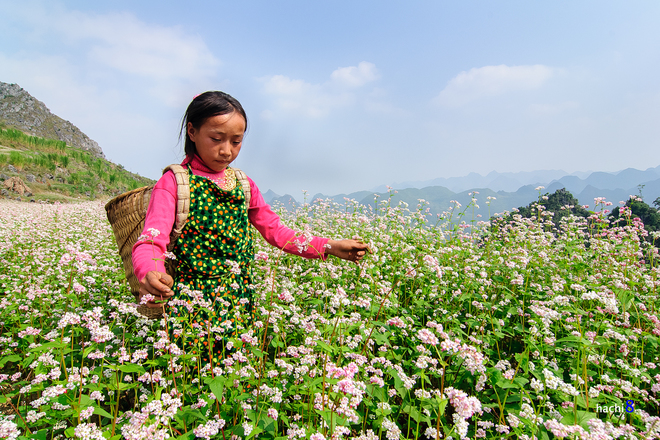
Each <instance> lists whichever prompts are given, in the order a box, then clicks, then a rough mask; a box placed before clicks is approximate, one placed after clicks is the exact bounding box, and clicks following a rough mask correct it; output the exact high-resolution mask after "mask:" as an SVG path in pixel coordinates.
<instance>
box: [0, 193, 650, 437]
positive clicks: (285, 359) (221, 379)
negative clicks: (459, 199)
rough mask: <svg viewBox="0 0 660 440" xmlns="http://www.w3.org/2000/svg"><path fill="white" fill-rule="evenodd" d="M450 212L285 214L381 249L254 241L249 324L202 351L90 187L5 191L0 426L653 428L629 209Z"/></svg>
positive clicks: (351, 433) (523, 432) (396, 433)
mask: <svg viewBox="0 0 660 440" xmlns="http://www.w3.org/2000/svg"><path fill="white" fill-rule="evenodd" d="M601 206H602V205H601ZM623 211H625V209H624V210H623ZM464 212H469V209H468V210H467V211H464ZM459 214H460V213H459V208H458V207H455V209H454V210H453V211H452V212H448V213H446V215H444V216H441V217H440V218H439V219H438V218H436V217H432V216H430V215H429V214H427V213H426V207H425V204H424V202H423V201H421V202H420V206H418V207H416V208H414V209H408V208H407V207H406V206H405V205H400V206H396V207H393V206H390V204H389V203H388V201H384V202H381V203H380V204H378V205H377V208H372V209H367V208H364V207H361V206H358V205H357V204H353V203H351V202H348V203H347V205H346V206H338V205H332V204H330V203H324V202H317V203H315V204H312V205H305V206H303V207H301V208H299V209H298V210H297V211H296V212H294V213H289V214H287V213H283V216H284V217H285V219H284V221H285V223H287V224H289V225H290V226H292V227H293V228H294V229H296V230H300V231H306V230H310V229H311V230H312V231H314V233H315V234H317V235H322V236H332V237H335V238H339V237H348V238H350V237H354V236H356V237H359V238H361V239H362V240H364V241H365V242H367V243H369V244H370V246H371V249H372V251H373V253H372V254H371V255H369V256H368V257H366V258H365V260H364V261H363V263H362V264H361V265H360V266H357V265H355V264H352V263H348V262H345V261H340V260H338V259H329V260H328V261H326V262H322V261H320V260H303V259H302V258H299V257H296V256H292V255H288V254H283V253H281V252H279V251H278V250H277V249H274V248H271V247H269V246H267V245H265V244H264V243H263V242H261V241H260V240H258V241H257V249H256V251H257V252H256V258H255V263H254V275H255V285H256V292H257V293H256V295H255V298H254V309H255V311H256V313H255V318H254V323H253V325H252V328H245V329H242V330H241V331H240V332H239V335H238V336H237V337H235V338H229V340H228V344H227V350H226V354H225V357H224V359H223V360H222V362H221V363H219V364H216V365H208V364H206V365H203V364H202V363H201V361H200V360H199V359H198V358H197V357H195V356H194V355H193V354H191V353H186V352H183V351H181V349H180V348H179V347H178V346H177V345H176V344H173V343H170V341H169V336H168V335H169V334H170V331H171V329H175V331H178V332H184V333H185V332H188V333H191V334H194V336H195V337H196V338H199V339H202V340H204V339H206V340H208V339H213V338H215V339H219V340H222V339H223V330H224V328H222V327H214V328H190V326H188V325H186V323H185V322H179V321H177V320H176V319H175V318H168V317H167V316H165V317H164V318H162V319H160V320H149V319H147V318H145V317H143V316H142V315H141V314H140V313H138V312H137V311H136V305H135V304H134V300H133V297H132V295H131V294H130V293H129V290H128V287H127V285H126V284H125V282H124V274H123V269H122V267H121V262H120V259H119V257H118V256H117V254H116V245H115V243H114V239H113V237H112V232H111V229H110V226H109V225H108V223H107V220H106V218H105V211H104V209H103V205H102V204H99V203H98V202H90V203H83V204H70V205H39V204H27V203H16V202H7V201H3V202H1V204H0V333H1V334H0V390H1V391H2V395H1V397H0V408H1V409H2V413H1V414H0V438H8V439H28V438H37V439H56V438H62V439H63V438H80V439H120V438H125V439H129V440H132V439H165V438H178V439H191V440H192V439H196V438H202V439H223V440H230V439H249V438H264V439H291V440H297V439H311V440H323V439H347V440H348V439H365V440H366V439H369V440H371V439H389V440H394V439H404V438H405V439H417V438H419V439H440V438H442V439H449V438H451V439H464V438H471V439H472V438H477V439H480V438H512V439H514V438H515V439H551V438H571V439H573V438H578V439H624V438H625V439H628V438H635V439H652V438H660V419H659V418H658V400H657V393H658V391H660V370H659V368H658V367H659V366H660V359H658V357H659V355H660V354H659V351H660V348H659V339H658V338H659V336H660V316H658V310H657V309H656V306H657V305H658V304H659V302H658V297H657V286H658V283H659V281H658V268H657V265H658V264H657V263H658V262H657V258H658V255H657V249H656V248H654V247H652V246H649V245H648V244H647V242H646V241H645V240H644V236H645V235H646V232H645V230H644V229H643V226H642V225H641V224H640V223H639V221H636V220H635V219H629V221H628V224H627V225H626V226H623V227H612V226H610V225H608V222H607V220H606V217H605V215H604V214H603V213H602V212H601V213H599V212H596V213H595V214H594V215H593V216H592V217H591V218H590V219H588V220H584V219H578V218H575V217H568V218H567V219H565V220H564V221H563V222H562V223H561V224H558V225H553V224H552V223H551V221H550V219H551V218H552V216H551V215H549V214H548V213H547V212H544V211H542V210H541V211H537V212H536V216H535V218H533V219H523V218H521V217H520V216H516V215H515V214H514V215H513V216H512V217H510V218H507V219H500V220H497V221H493V222H492V224H490V223H480V224H477V223H474V224H472V223H471V222H470V221H467V223H464V224H460V220H461V218H460V217H459V218H458V220H459V221H458V223H457V222H456V220H457V216H458V215H459ZM452 216H453V218H451V220H452V222H450V221H449V220H450V217H452ZM467 217H468V216H467V215H466V217H465V218H467ZM451 225H458V226H457V227H452V226H451ZM196 307H208V304H206V305H205V304H203V301H200V303H199V304H197V305H196Z"/></svg>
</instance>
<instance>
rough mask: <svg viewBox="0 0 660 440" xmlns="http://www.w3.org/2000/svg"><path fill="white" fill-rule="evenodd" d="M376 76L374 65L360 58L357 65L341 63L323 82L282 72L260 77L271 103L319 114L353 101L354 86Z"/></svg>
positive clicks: (325, 113)
mask: <svg viewBox="0 0 660 440" xmlns="http://www.w3.org/2000/svg"><path fill="white" fill-rule="evenodd" d="M378 77H379V74H378V70H377V69H376V66H375V65H374V64H372V63H368V62H366V61H363V62H361V63H360V64H358V65H357V66H349V67H340V68H339V69H337V70H335V71H333V72H332V73H331V74H330V80H329V81H326V82H325V83H322V84H312V83H308V82H306V81H303V80H301V79H291V78H289V77H287V76H284V75H273V76H269V77H264V78H260V81H261V82H262V83H263V90H264V92H265V93H266V94H267V95H270V96H272V97H274V99H275V102H274V104H275V106H276V107H278V108H279V109H280V110H284V111H294V112H297V113H300V114H303V115H305V116H309V117H313V118H318V117H323V116H325V115H327V114H328V113H329V112H330V111H331V110H333V109H337V108H341V107H345V106H348V105H351V104H353V103H355V102H356V101H357V99H358V95H357V89H359V88H360V87H362V86H364V85H365V84H367V83H368V82H371V81H375V80H376V79H378ZM273 113H274V112H273V111H270V110H268V111H267V113H264V115H268V116H269V117H271V116H272V115H273Z"/></svg>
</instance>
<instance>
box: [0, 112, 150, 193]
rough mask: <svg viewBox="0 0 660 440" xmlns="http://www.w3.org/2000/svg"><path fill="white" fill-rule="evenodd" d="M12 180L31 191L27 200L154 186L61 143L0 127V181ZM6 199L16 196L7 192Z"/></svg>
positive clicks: (90, 154)
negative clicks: (21, 183) (17, 179)
mask: <svg viewBox="0 0 660 440" xmlns="http://www.w3.org/2000/svg"><path fill="white" fill-rule="evenodd" d="M12 177H19V178H21V180H22V181H23V182H24V183H25V184H26V185H27V186H28V187H29V188H30V190H31V192H32V195H31V196H28V197H29V199H34V200H35V201H45V200H48V201H74V200H80V199H86V200H94V199H109V198H111V197H113V196H115V195H117V194H120V193H122V192H125V191H129V190H131V189H135V188H139V187H141V186H145V185H150V184H153V183H154V181H153V180H151V179H147V178H145V177H142V176H140V175H138V174H134V173H131V172H129V171H126V170H125V169H124V168H123V167H122V166H121V165H116V164H114V163H112V162H110V161H108V160H105V159H103V158H100V157H95V156H94V155H93V154H92V153H90V152H89V151H85V150H82V149H79V148H73V147H70V146H68V145H66V144H65V143H64V142H63V141H59V140H52V139H45V138H41V137H37V136H30V135H27V134H25V133H23V132H22V131H19V130H17V129H14V128H10V127H6V126H4V125H0V180H2V181H5V180H7V179H9V178H12ZM0 188H4V186H3V185H2V183H0ZM7 196H8V197H12V198H15V197H16V196H18V194H16V193H12V192H11V191H9V192H8V195H7ZM7 196H5V197H7ZM23 199H25V197H23Z"/></svg>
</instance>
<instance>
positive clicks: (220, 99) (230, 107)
mask: <svg viewBox="0 0 660 440" xmlns="http://www.w3.org/2000/svg"><path fill="white" fill-rule="evenodd" d="M233 112H238V113H239V114H240V115H241V116H243V119H245V131H247V115H246V114H245V110H243V106H242V105H241V103H240V102H238V100H237V99H236V98H234V97H232V96H230V95H228V94H226V93H224V92H217V91H215V92H204V93H202V94H201V95H197V96H195V98H193V100H192V102H191V103H190V105H189V106H188V108H187V109H186V114H185V115H183V121H182V122H181V133H180V135H184V136H185V137H186V141H185V143H184V146H183V151H184V152H185V153H186V156H189V157H192V156H194V155H195V154H197V148H196V147H195V143H194V142H193V141H191V140H190V137H188V122H190V123H191V124H192V126H193V127H195V128H196V129H199V127H201V126H202V125H203V124H204V122H206V120H207V119H208V118H211V117H213V116H218V115H226V114H229V113H233Z"/></svg>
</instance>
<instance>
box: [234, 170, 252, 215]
mask: <svg viewBox="0 0 660 440" xmlns="http://www.w3.org/2000/svg"><path fill="white" fill-rule="evenodd" d="M232 169H233V170H234V174H235V175H236V178H237V179H238V181H239V182H241V186H242V187H243V194H245V205H246V206H247V207H248V208H249V207H250V200H251V199H252V191H251V190H250V181H249V180H248V177H247V174H245V173H244V172H243V170H241V169H240V168H233V167H232Z"/></svg>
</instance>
